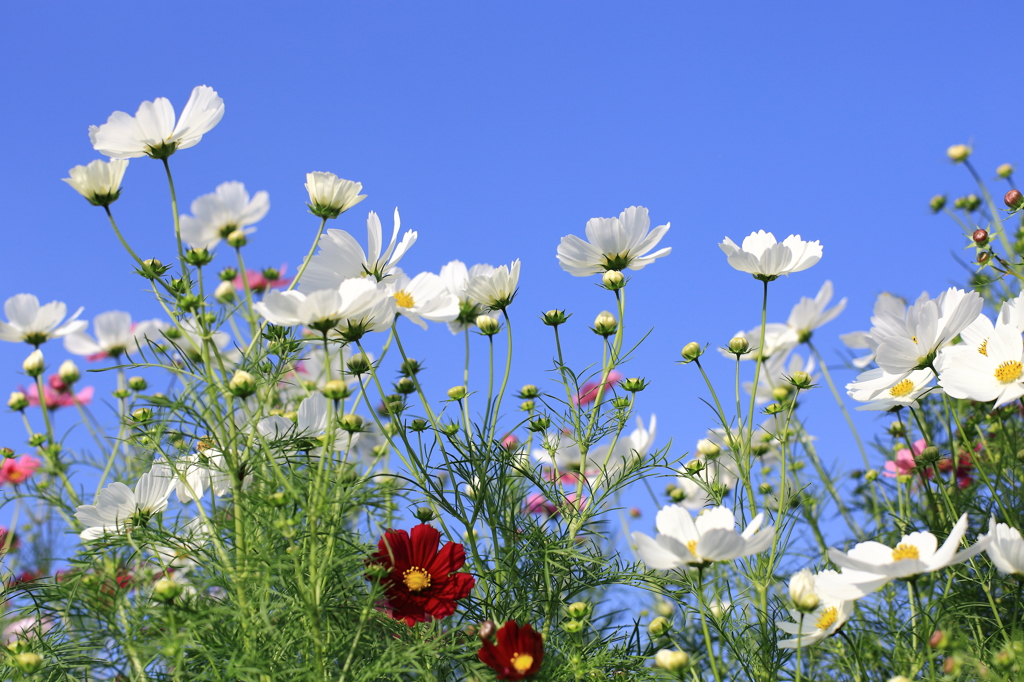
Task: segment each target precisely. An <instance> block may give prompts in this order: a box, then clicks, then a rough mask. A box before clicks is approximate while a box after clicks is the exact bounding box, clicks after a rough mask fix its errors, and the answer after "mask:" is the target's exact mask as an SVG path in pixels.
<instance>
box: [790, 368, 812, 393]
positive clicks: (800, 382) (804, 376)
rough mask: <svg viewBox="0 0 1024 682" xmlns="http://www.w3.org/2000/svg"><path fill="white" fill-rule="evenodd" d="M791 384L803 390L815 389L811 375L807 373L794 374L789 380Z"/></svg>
mask: <svg viewBox="0 0 1024 682" xmlns="http://www.w3.org/2000/svg"><path fill="white" fill-rule="evenodd" d="M789 383H791V384H793V385H794V386H795V387H797V388H799V389H802V390H807V389H809V388H813V387H814V385H813V384H812V383H811V375H810V374H808V373H807V372H793V376H791V377H790V378H789Z"/></svg>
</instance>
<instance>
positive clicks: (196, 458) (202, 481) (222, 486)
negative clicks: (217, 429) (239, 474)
mask: <svg viewBox="0 0 1024 682" xmlns="http://www.w3.org/2000/svg"><path fill="white" fill-rule="evenodd" d="M173 466H174V473H175V480H174V486H173V490H174V492H175V493H176V494H177V496H178V501H179V502H182V503H186V502H191V501H192V500H201V499H202V498H203V495H205V494H206V491H207V490H211V491H213V494H214V495H216V496H217V497H224V496H225V495H227V494H228V492H230V490H231V475H230V473H229V472H228V470H227V462H226V461H225V459H224V455H223V454H222V453H221V452H220V450H214V449H213V448H203V449H200V450H199V452H194V453H192V454H191V455H186V456H185V457H182V458H181V459H178V460H176V461H175V462H174V463H173Z"/></svg>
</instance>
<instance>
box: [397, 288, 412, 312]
mask: <svg viewBox="0 0 1024 682" xmlns="http://www.w3.org/2000/svg"><path fill="white" fill-rule="evenodd" d="M395 303H397V304H398V307H399V308H411V307H413V305H414V304H415V301H413V300H412V295H411V294H409V292H408V291H396V292H395Z"/></svg>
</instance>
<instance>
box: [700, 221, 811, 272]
mask: <svg viewBox="0 0 1024 682" xmlns="http://www.w3.org/2000/svg"><path fill="white" fill-rule="evenodd" d="M718 246H719V248H721V249H722V251H724V252H725V255H726V256H727V257H728V259H729V265H731V266H732V267H734V268H735V269H737V270H739V271H740V272H749V273H750V274H751V275H753V276H754V278H755V279H759V280H761V281H763V282H771V281H772V280H774V279H777V278H778V277H779V276H780V275H788V274H790V273H792V272H800V271H801V270H806V269H807V268H809V267H811V266H812V265H814V264H815V263H817V262H818V261H819V260H821V243H820V242H817V241H814V242H805V241H804V240H802V239H800V235H798V234H797V235H790V236H788V237H786V239H785V240H784V241H783V242H782V243H781V244H779V243H778V242H776V241H775V235H773V234H772V233H771V232H765V231H764V230H758V231H757V232H753V233H751V234H749V235H748V236H746V237H745V238H744V239H743V245H742V246H737V245H736V243H735V242H733V240H731V239H729V238H728V237H726V238H725V241H724V242H722V243H721V244H719V245H718Z"/></svg>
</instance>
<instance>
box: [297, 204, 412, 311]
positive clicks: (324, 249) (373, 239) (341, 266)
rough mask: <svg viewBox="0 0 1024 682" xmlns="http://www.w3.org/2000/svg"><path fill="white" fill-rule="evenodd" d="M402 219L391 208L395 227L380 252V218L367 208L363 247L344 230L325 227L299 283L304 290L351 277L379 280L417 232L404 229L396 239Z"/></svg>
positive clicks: (332, 283) (336, 282) (410, 244)
mask: <svg viewBox="0 0 1024 682" xmlns="http://www.w3.org/2000/svg"><path fill="white" fill-rule="evenodd" d="M401 226H402V220H401V218H400V217H399V215H398V209H397V208H396V209H395V227H394V229H392V231H391V242H390V243H389V244H388V246H387V248H386V249H384V250H383V251H381V247H382V246H383V244H384V241H383V233H382V231H381V225H380V218H378V217H377V214H376V213H374V212H373V211H370V215H369V217H367V219H366V242H367V250H366V252H364V251H363V247H361V246H359V242H357V241H356V240H355V238H354V237H353V236H352V235H350V234H349V233H348V232H345V231H344V230H333V229H332V230H327V232H325V233H324V234H323V236H321V237H320V244H319V246H320V251H319V252H317V254H316V255H315V256H313V257H312V258H310V259H309V265H308V266H307V267H306V273H305V274H304V275H303V276H302V284H301V285H300V286H301V287H302V288H303V289H304V290H306V291H316V290H317V289H330V288H331V287H336V286H338V285H339V284H341V283H342V282H343V281H345V280H347V279H352V278H354V277H373V279H375V280H376V281H380V280H382V279H384V278H385V277H387V276H388V275H389V274H390V273H391V270H392V269H394V267H395V266H396V265H398V261H400V260H402V256H404V255H405V253H406V251H408V250H409V248H410V247H412V245H413V244H415V243H416V236H417V233H416V232H413V231H412V230H407V231H406V233H405V234H404V235H402V241H401V242H399V241H398V231H399V229H400V228H401Z"/></svg>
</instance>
